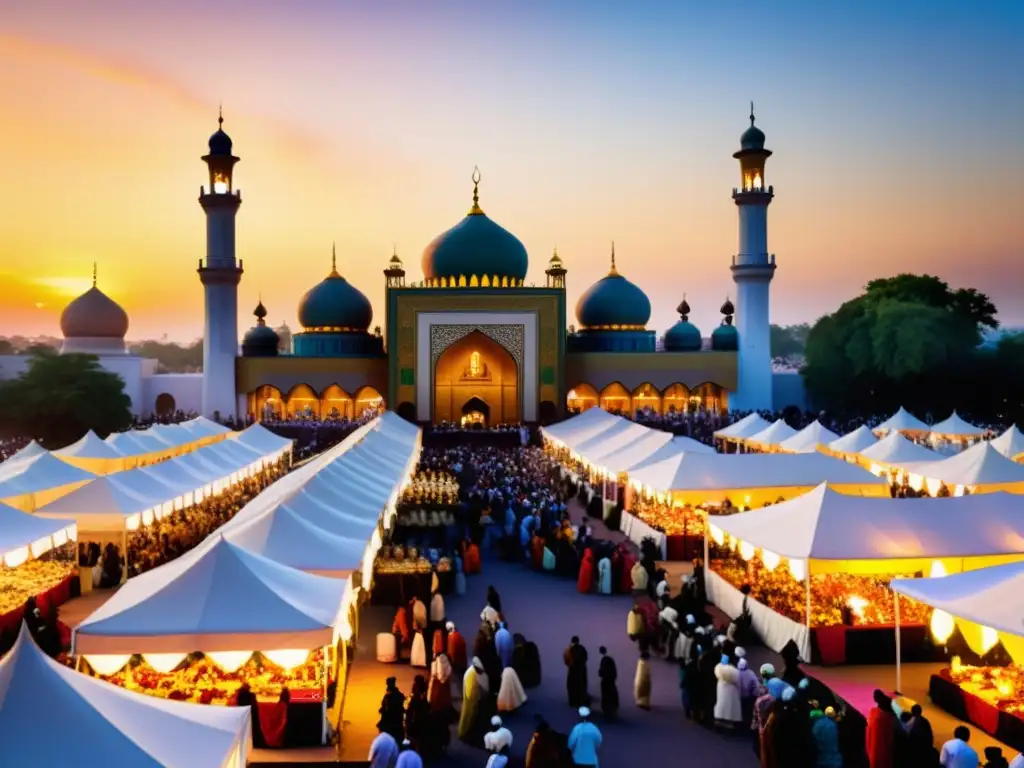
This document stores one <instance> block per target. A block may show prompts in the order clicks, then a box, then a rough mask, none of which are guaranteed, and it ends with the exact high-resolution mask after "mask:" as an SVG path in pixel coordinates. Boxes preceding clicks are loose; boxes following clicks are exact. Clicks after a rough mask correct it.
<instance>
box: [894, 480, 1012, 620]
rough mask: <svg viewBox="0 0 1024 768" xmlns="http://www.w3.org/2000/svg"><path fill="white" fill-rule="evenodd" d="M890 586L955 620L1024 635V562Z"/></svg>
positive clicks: (905, 580)
mask: <svg viewBox="0 0 1024 768" xmlns="http://www.w3.org/2000/svg"><path fill="white" fill-rule="evenodd" d="M987 498H990V497H987ZM890 586H891V587H892V590H893V591H894V592H899V593H900V594H901V595H906V596H907V597H910V598H913V599H914V600H917V601H919V602H922V603H924V604H925V605H930V606H931V607H932V608H935V609H937V610H940V611H945V612H946V613H948V614H950V615H952V616H956V617H958V618H962V619H967V620H968V621H973V622H974V623H975V624H980V625H981V626H983V627H991V628H992V629H994V630H996V631H998V632H1005V633H1007V634H1009V635H1017V636H1020V635H1024V562H1016V563H1006V564H1004V565H993V566H991V567H989V568H979V569H977V570H975V571H964V572H963V573H951V574H950V575H948V576H942V577H940V578H935V579H893V581H892V583H891V584H890Z"/></svg>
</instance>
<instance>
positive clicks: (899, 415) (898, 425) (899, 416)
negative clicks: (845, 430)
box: [872, 406, 932, 434]
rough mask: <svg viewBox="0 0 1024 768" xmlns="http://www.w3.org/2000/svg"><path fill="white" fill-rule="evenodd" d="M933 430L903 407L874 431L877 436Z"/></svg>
mask: <svg viewBox="0 0 1024 768" xmlns="http://www.w3.org/2000/svg"><path fill="white" fill-rule="evenodd" d="M931 430H932V428H931V427H929V426H928V425H927V424H925V423H924V422H923V421H921V420H920V419H919V418H917V417H916V416H914V415H913V414H912V413H910V412H909V411H907V410H905V409H904V408H903V407H902V406H900V409H899V410H898V411H896V413H894V414H893V415H892V416H890V417H889V418H888V419H886V420H885V421H883V422H882V423H881V424H879V425H878V426H877V427H875V428H874V430H872V431H873V432H874V433H875V434H879V433H882V432H893V431H895V432H931Z"/></svg>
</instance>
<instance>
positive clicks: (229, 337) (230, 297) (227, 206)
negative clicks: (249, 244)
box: [199, 114, 242, 420]
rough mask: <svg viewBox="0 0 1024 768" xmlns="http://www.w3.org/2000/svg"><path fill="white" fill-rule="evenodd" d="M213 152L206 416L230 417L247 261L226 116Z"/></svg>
mask: <svg viewBox="0 0 1024 768" xmlns="http://www.w3.org/2000/svg"><path fill="white" fill-rule="evenodd" d="M217 124H218V128H217V132H216V133H215V134H213V135H212V136H211V137H210V152H209V154H206V155H203V158H202V159H203V162H205V163H206V165H207V167H208V168H209V170H210V186H209V187H208V188H204V187H200V188H199V204H200V205H201V206H203V211H204V212H205V213H206V259H205V260H203V259H200V261H199V279H200V280H201V281H202V283H203V290H204V293H205V298H206V325H205V328H204V333H203V406H202V407H203V415H204V416H206V417H208V418H211V419H212V418H217V417H219V418H220V419H222V420H224V419H228V418H234V417H235V415H236V405H237V402H238V400H237V396H236V394H235V358H236V357H237V356H238V282H239V281H240V280H241V279H242V262H241V261H240V260H236V259H235V214H236V213H238V206H240V205H241V204H242V194H241V193H240V192H238V191H236V190H235V189H234V186H233V184H232V171H233V169H234V166H235V163H237V162H238V158H237V157H235V156H234V155H233V154H232V153H231V137H230V136H228V135H227V134H226V133H224V129H223V125H224V116H223V114H221V115H219V116H218V118H217Z"/></svg>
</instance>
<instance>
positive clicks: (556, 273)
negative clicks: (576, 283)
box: [544, 248, 567, 290]
mask: <svg viewBox="0 0 1024 768" xmlns="http://www.w3.org/2000/svg"><path fill="white" fill-rule="evenodd" d="M566 271H567V270H566V269H565V264H564V262H563V261H562V258H561V257H560V256H559V255H558V249H557V248H555V253H554V255H553V256H552V257H551V261H549V262H548V268H547V269H545V270H544V274H545V275H547V277H548V288H561V289H562V290H565V273H566Z"/></svg>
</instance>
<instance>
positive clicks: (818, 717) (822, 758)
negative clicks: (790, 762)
mask: <svg viewBox="0 0 1024 768" xmlns="http://www.w3.org/2000/svg"><path fill="white" fill-rule="evenodd" d="M810 704H811V715H810V720H811V737H812V738H813V739H814V768H843V755H842V753H841V752H840V751H839V726H838V725H836V719H835V714H836V713H835V710H834V709H832V707H828V708H827V709H826V710H825V711H824V712H823V711H822V710H821V708H820V707H819V706H818V702H816V701H812V702H811V703H810ZM914 765H915V766H918V768H926V766H927V763H914Z"/></svg>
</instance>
